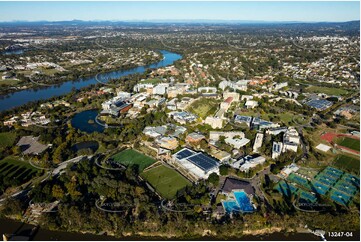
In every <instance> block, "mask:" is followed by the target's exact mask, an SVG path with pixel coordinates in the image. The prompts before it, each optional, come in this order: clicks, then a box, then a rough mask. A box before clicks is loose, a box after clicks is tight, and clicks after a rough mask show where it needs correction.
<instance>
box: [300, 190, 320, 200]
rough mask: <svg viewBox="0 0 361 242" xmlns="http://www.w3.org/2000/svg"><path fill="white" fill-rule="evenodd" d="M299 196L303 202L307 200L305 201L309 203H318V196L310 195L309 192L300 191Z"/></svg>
mask: <svg viewBox="0 0 361 242" xmlns="http://www.w3.org/2000/svg"><path fill="white" fill-rule="evenodd" d="M299 194H300V199H301V200H305V201H308V202H311V203H315V202H317V198H316V196H315V195H313V194H311V193H309V192H306V191H303V190H301V189H300V190H299Z"/></svg>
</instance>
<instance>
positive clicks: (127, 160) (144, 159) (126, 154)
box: [112, 149, 155, 172]
mask: <svg viewBox="0 0 361 242" xmlns="http://www.w3.org/2000/svg"><path fill="white" fill-rule="evenodd" d="M112 158H113V159H114V160H115V161H117V162H119V163H121V164H123V165H125V166H129V165H133V164H134V165H139V171H140V172H142V171H143V170H144V169H145V168H147V167H148V166H150V165H151V164H153V163H154V162H155V160H154V159H153V158H151V157H149V156H146V155H143V154H142V153H139V152H138V151H135V150H131V149H129V150H123V151H121V152H119V153H117V154H115V155H113V156H112Z"/></svg>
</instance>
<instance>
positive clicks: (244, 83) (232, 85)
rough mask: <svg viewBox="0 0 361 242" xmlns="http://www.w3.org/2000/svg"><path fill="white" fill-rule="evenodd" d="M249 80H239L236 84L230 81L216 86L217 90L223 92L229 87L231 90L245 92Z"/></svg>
mask: <svg viewBox="0 0 361 242" xmlns="http://www.w3.org/2000/svg"><path fill="white" fill-rule="evenodd" d="M248 82H249V80H240V81H237V82H232V81H221V82H220V83H219V85H218V88H219V89H222V90H223V91H224V90H225V89H226V88H227V87H229V88H231V89H233V90H239V91H247V85H248Z"/></svg>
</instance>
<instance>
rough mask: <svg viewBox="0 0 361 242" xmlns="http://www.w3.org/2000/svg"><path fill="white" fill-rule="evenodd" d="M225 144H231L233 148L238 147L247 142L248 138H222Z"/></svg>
mask: <svg viewBox="0 0 361 242" xmlns="http://www.w3.org/2000/svg"><path fill="white" fill-rule="evenodd" d="M224 141H225V142H226V143H227V144H229V145H232V146H233V147H234V148H237V149H240V148H241V147H243V146H245V145H246V144H248V143H249V141H250V140H249V139H247V138H240V139H238V138H230V137H229V138H227V139H225V140H224Z"/></svg>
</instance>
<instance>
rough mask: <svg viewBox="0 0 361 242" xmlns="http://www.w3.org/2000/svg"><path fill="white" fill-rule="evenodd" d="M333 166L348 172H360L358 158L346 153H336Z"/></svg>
mask: <svg viewBox="0 0 361 242" xmlns="http://www.w3.org/2000/svg"><path fill="white" fill-rule="evenodd" d="M334 164H335V166H336V167H338V168H340V169H343V170H345V171H348V172H353V173H356V174H359V173H360V159H359V158H356V157H351V156H347V155H338V156H336V158H335V163H334Z"/></svg>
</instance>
